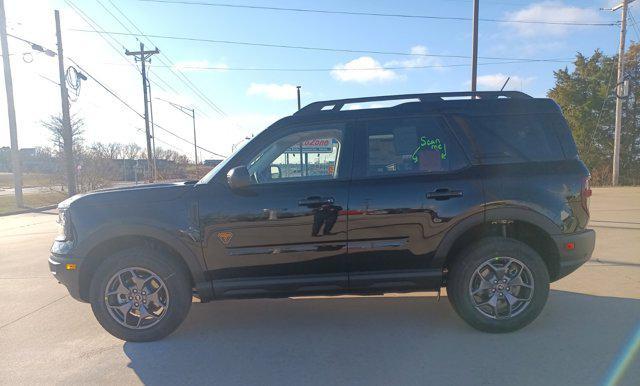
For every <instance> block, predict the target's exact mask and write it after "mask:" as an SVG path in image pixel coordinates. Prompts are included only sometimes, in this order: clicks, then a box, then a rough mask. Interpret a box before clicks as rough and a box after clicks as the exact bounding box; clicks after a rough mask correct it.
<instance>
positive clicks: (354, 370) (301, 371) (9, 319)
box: [0, 188, 640, 385]
mask: <svg viewBox="0 0 640 386" xmlns="http://www.w3.org/2000/svg"><path fill="white" fill-rule="evenodd" d="M591 216H592V221H591V223H590V227H592V228H593V229H595V230H596V232H597V241H596V249H595V252H594V255H593V258H592V260H591V261H590V262H588V263H587V264H585V265H584V266H583V267H582V268H580V269H579V270H578V271H576V272H575V273H573V274H572V275H570V276H568V277H566V278H564V279H562V280H560V281H558V282H556V283H554V284H552V291H551V292H550V295H549V300H548V303H547V305H546V307H545V309H544V310H543V312H542V314H541V315H540V316H539V317H538V319H537V320H536V321H534V322H533V323H532V324H531V325H529V326H528V327H526V328H525V329H523V330H521V331H518V332H515V333H511V334H497V335H495V334H486V333H481V332H478V331H475V330H473V329H472V328H471V327H468V326H467V325H466V324H465V323H464V322H463V321H462V320H461V319H460V318H459V317H458V316H457V315H456V314H455V313H454V311H453V310H452V308H451V306H450V305H449V303H448V301H447V299H446V297H443V299H441V301H440V302H437V301H436V298H435V296H434V294H432V293H425V294H410V295H393V294H391V295H386V296H384V297H380V296H376V297H353V296H341V297H319V298H318V297H316V298H296V299H277V300H238V301H223V302H212V303H208V304H199V303H195V304H193V307H192V308H191V312H190V314H189V316H188V318H187V320H186V321H185V322H184V323H183V324H182V326H181V327H180V328H179V329H178V330H177V331H176V332H175V333H174V334H172V335H170V336H169V337H168V338H166V339H164V340H162V341H159V342H153V343H125V342H123V341H120V340H118V339H116V338H113V337H112V336H111V335H109V334H108V333H107V332H105V331H104V330H103V329H102V328H101V327H100V325H99V324H98V323H97V321H96V320H95V319H94V317H93V314H92V313H91V308H90V306H89V305H88V304H83V303H79V302H77V301H75V300H74V299H72V298H70V297H69V296H68V294H67V291H66V289H65V288H64V287H63V286H62V285H60V284H58V283H57V282H56V281H55V280H54V279H53V277H52V276H51V275H50V273H49V269H48V265H47V257H48V251H49V247H50V245H51V242H52V240H53V238H54V237H55V234H56V232H57V228H56V227H57V226H56V223H55V220H56V218H57V216H56V213H55V211H51V212H44V213H30V214H23V215H16V216H9V217H0V293H1V294H2V295H1V296H0V310H1V311H0V382H1V383H3V384H8V383H12V384H14V383H30V384H33V383H65V384H68V383H72V384H86V383H120V384H138V383H150V384H183V383H188V384H195V383H204V382H206V383H211V384H216V385H250V384H255V385H272V384H273V385H327V384H341V385H425V384H439V385H467V384H481V385H515V384H517V385H539V384H544V385H568V384H571V385H600V384H607V383H613V382H619V383H618V384H623V385H638V384H640V381H639V380H640V353H638V350H639V347H638V346H640V188H616V189H613V188H600V189H594V196H593V198H592V201H591ZM634 336H635V337H636V338H637V341H638V343H637V344H636V345H635V346H634V345H633V338H634ZM634 353H635V356H634Z"/></svg>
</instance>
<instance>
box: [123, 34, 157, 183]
mask: <svg viewBox="0 0 640 386" xmlns="http://www.w3.org/2000/svg"><path fill="white" fill-rule="evenodd" d="M124 53H125V54H126V55H129V56H134V57H135V58H136V61H140V63H141V65H142V93H143V96H144V128H145V132H146V135H147V163H148V166H149V170H150V171H152V170H153V155H152V149H151V131H150V128H149V97H148V95H147V69H146V63H147V60H148V59H149V58H150V57H151V56H152V55H154V54H158V53H160V51H159V50H158V48H156V49H155V50H153V51H145V50H144V43H142V42H140V51H134V52H131V51H129V50H125V52H124ZM153 175H154V173H153V172H151V173H149V181H150V182H153Z"/></svg>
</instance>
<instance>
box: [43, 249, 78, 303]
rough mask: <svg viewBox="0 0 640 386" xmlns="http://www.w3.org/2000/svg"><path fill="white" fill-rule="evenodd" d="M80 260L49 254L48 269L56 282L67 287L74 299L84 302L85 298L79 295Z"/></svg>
mask: <svg viewBox="0 0 640 386" xmlns="http://www.w3.org/2000/svg"><path fill="white" fill-rule="evenodd" d="M81 262H82V259H78V258H73V257H70V256H68V255H56V254H51V255H50V256H49V269H50V270H51V274H52V275H53V277H55V278H56V280H58V283H62V284H64V286H65V287H67V290H68V291H69V294H70V295H71V296H72V297H73V298H74V299H77V300H80V301H83V302H84V301H85V300H83V299H81V297H80V263H81ZM74 264H75V266H74ZM74 267H75V268H74Z"/></svg>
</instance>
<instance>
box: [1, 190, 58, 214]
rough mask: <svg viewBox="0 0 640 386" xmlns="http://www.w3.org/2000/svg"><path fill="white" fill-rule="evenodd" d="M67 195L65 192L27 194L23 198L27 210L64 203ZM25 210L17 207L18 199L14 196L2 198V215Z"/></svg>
mask: <svg viewBox="0 0 640 386" xmlns="http://www.w3.org/2000/svg"><path fill="white" fill-rule="evenodd" d="M66 198H67V195H66V194H65V193H63V192H56V191H51V192H43V193H33V194H25V195H24V196H23V199H24V206H25V207H26V208H39V207H42V206H48V205H55V204H58V203H59V202H61V201H64V200H65V199H66ZM21 209H24V208H18V207H16V199H15V197H14V196H13V195H4V196H0V214H7V213H11V212H15V211H18V210H21Z"/></svg>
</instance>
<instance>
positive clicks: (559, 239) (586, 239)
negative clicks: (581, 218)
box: [552, 229, 596, 280]
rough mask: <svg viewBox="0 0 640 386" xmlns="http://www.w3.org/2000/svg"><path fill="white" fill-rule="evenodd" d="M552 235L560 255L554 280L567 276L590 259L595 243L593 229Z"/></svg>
mask: <svg viewBox="0 0 640 386" xmlns="http://www.w3.org/2000/svg"><path fill="white" fill-rule="evenodd" d="M552 237H553V240H554V241H555V243H556V246H557V247H558V252H559V255H560V262H559V267H558V275H557V276H556V277H555V280H558V279H561V278H563V277H565V276H567V275H568V274H570V273H571V272H573V271H575V270H576V269H578V268H579V267H580V266H581V265H582V264H584V263H586V262H587V261H588V260H589V259H591V255H592V254H593V249H594V247H595V245H596V232H595V231H594V230H593V229H585V230H584V231H582V232H578V233H572V234H567V235H556V236H552Z"/></svg>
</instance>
